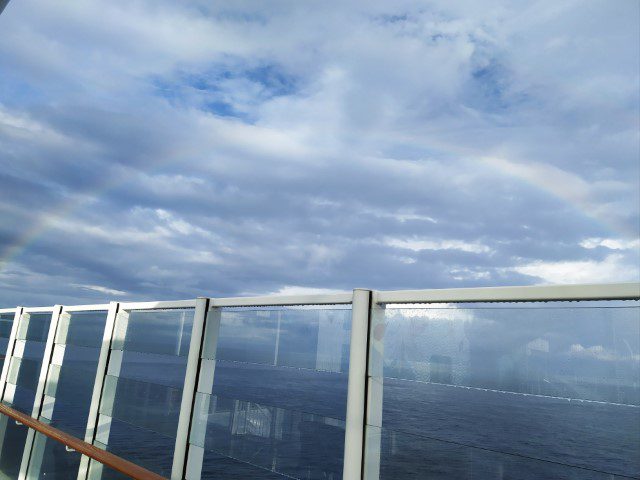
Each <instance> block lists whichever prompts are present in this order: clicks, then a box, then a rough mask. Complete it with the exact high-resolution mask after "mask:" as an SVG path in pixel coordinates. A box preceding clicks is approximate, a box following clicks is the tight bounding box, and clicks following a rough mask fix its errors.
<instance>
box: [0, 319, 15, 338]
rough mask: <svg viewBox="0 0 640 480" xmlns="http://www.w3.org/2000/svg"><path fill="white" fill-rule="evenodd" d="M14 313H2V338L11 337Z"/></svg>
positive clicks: (0, 335) (0, 326)
mask: <svg viewBox="0 0 640 480" xmlns="http://www.w3.org/2000/svg"><path fill="white" fill-rule="evenodd" d="M14 317H15V315H14V314H13V313H0V337H1V338H9V336H10V335H11V327H12V326H13V319H14Z"/></svg>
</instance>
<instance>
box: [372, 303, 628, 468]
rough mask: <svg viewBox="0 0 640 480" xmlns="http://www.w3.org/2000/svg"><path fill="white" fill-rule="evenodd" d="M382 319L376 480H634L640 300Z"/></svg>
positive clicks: (456, 308) (453, 309) (375, 357)
mask: <svg viewBox="0 0 640 480" xmlns="http://www.w3.org/2000/svg"><path fill="white" fill-rule="evenodd" d="M384 317H385V318H384V320H385V323H386V325H385V330H384V335H383V338H382V341H381V343H380V345H379V346H376V345H375V344H374V345H372V346H373V347H374V348H373V350H372V353H371V355H372V356H371V363H372V370H373V371H376V362H379V360H380V359H381V358H382V359H383V360H382V368H383V371H384V379H383V380H382V383H383V385H384V394H383V403H382V406H381V414H382V427H383V432H382V435H381V437H380V433H379V432H377V433H375V434H373V435H374V436H375V435H376V434H377V435H378V437H379V438H381V441H382V445H381V449H382V458H381V469H382V470H381V471H382V473H383V474H382V475H381V477H382V478H425V477H426V476H428V478H432V477H434V478H464V479H467V478H469V479H470V478H472V476H473V478H477V477H478V476H480V477H482V478H513V477H518V478H592V477H590V476H589V475H591V473H585V472H589V471H594V472H603V473H598V474H597V475H596V476H595V477H593V478H604V477H602V475H604V474H607V475H627V476H631V477H640V303H638V302H615V303H614V302H590V303H589V304H586V305H585V306H583V304H581V303H557V304H516V305H514V304H511V305H502V306H492V305H486V304H485V305H472V306H468V305H447V306H443V307H442V308H419V309H414V308H401V309H391V308H387V310H386V313H385V315H384ZM380 355H382V356H380ZM374 408H375V407H374ZM376 426H377V425H376ZM414 437H415V438H414ZM416 438H417V439H418V440H416ZM420 439H424V440H422V441H420ZM369 446H370V447H371V448H372V449H374V450H375V448H376V445H375V444H373V445H372V444H371V443H370V445H369ZM403 449H406V450H405V451H403ZM485 451H486V452H489V453H482V452H485ZM532 462H533V463H532ZM458 463H459V465H458V466H456V465H457V464H458ZM452 468H453V469H454V470H452ZM412 472H413V473H412ZM438 472H441V473H438ZM499 472H502V473H499ZM509 472H511V473H509ZM438 475H439V476H438ZM503 476H504V477H503ZM607 478H608V477H607Z"/></svg>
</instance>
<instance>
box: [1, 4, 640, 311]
mask: <svg viewBox="0 0 640 480" xmlns="http://www.w3.org/2000/svg"><path fill="white" fill-rule="evenodd" d="M639 8H640V7H639V6H638V5H637V4H635V3H633V2H629V3H625V4H620V5H618V6H617V7H616V8H611V7H610V6H608V5H607V4H606V3H598V2H587V3H586V4H584V3H578V2H571V1H561V2H557V1H553V2H552V1H543V2H537V3H536V4H535V6H530V5H515V4H513V3H511V2H505V1H502V0H491V1H489V2H483V3H482V5H479V4H478V3H477V2H446V1H429V2H423V1H409V0H408V1H401V2H393V3H389V2H383V1H377V0H376V1H372V2H366V3H363V2H348V3H345V2H333V1H329V2H322V3H317V4H304V5H303V4H298V3H290V2H276V3H275V4H273V3H272V4H269V5H268V6H267V5H265V4H262V3H259V2H240V3H214V4H212V3H211V2H201V1H199V0H194V1H191V2H186V3H183V2H181V3H176V2H168V1H163V0H160V1H153V2H151V1H147V0H142V1H140V2H133V3H132V2H124V1H119V0H118V1H113V2H109V3H108V4H104V2H96V1H94V0H83V1H81V2H76V3H74V4H69V5H58V4H50V5H49V4H41V3H37V2H35V1H32V0H24V1H20V2H11V3H10V4H9V5H8V7H7V8H6V10H5V11H4V12H3V13H2V16H1V17H0V24H1V27H2V31H3V40H4V41H3V42H2V43H1V44H0V199H1V200H2V201H0V265H2V267H1V268H2V270H1V272H0V286H1V287H2V288H0V303H2V304H4V305H9V306H10V305H13V304H16V303H24V304H39V303H43V302H49V303H60V302H76V303H81V302H85V301H86V302H93V303H95V301H100V300H101V299H103V300H108V299H109V296H110V295H111V294H110V293H109V291H118V292H126V293H127V298H128V299H132V300H133V299H135V300H137V299H140V300H146V299H168V298H193V297H194V296H196V295H223V296H229V295H240V294H261V293H272V292H283V291H303V292H304V291H334V290H346V291H349V290H351V289H352V288H353V287H354V286H361V287H371V288H378V289H400V288H429V287H455V286H484V285H505V284H527V283H536V282H540V281H545V282H557V281H563V282H564V281H571V282H573V281H585V282H598V281H604V280H605V279H606V280H607V281H609V280H611V281H615V280H617V279H635V278H637V277H638V271H639V269H638V265H639V264H640V251H639V249H638V244H637V238H638V236H639V235H640V231H639V229H640V225H638V222H637V219H638V217H639V215H640V211H639V209H640V207H639V205H640V193H639V188H638V184H637V178H638V175H639V166H638V163H637V158H638V155H639V154H640V152H639V151H638V145H639V142H640V134H639V133H638V132H639V131H640V120H639V119H640V115H639V112H638V104H639V93H638V88H637V85H638V82H639V81H640V78H639V75H638V71H639V68H640V65H638V58H640V51H639V48H640V47H638V44H637V36H638V23H637V18H638V13H639V12H638V9H639ZM593 19H598V21H597V22H596V23H594V21H593ZM115 32H117V33H115ZM567 58H570V59H571V61H570V62H568V61H567ZM74 285H82V286H85V287H86V286H104V287H100V288H104V289H107V290H99V289H98V290H97V289H95V288H93V289H90V288H79V287H77V286H74ZM287 289H294V290H287ZM295 289H298V290H295ZM300 289H301V290H300ZM306 289H311V290H306ZM113 295H116V294H115V293H114V294H113Z"/></svg>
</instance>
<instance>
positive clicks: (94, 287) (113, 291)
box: [71, 285, 127, 296]
mask: <svg viewBox="0 0 640 480" xmlns="http://www.w3.org/2000/svg"><path fill="white" fill-rule="evenodd" d="M71 286H72V287H77V288H82V289H85V290H92V291H94V292H98V293H103V294H105V295H116V296H122V295H127V292H123V291H122V290H116V289H114V288H107V287H101V286H100V285H71Z"/></svg>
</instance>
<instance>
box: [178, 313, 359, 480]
mask: <svg viewBox="0 0 640 480" xmlns="http://www.w3.org/2000/svg"><path fill="white" fill-rule="evenodd" d="M209 315H210V317H213V318H215V316H217V315H219V318H220V324H219V325H220V326H219V330H218V332H217V333H218V334H217V344H215V343H214V341H215V338H216V336H215V334H214V333H215V332H213V328H214V327H213V325H215V324H216V323H215V320H213V319H212V318H209V319H208V320H207V322H208V324H209V327H208V328H209V329H210V330H209V331H208V332H207V336H206V339H205V345H204V348H203V358H204V360H203V362H202V368H201V372H200V380H199V389H200V393H198V395H197V405H196V409H195V411H194V418H193V422H192V437H191V439H190V441H191V443H192V444H193V445H195V446H198V447H202V448H203V449H204V455H203V461H202V478H275V477H276V476H279V475H280V476H281V475H285V476H288V477H290V478H304V479H315V478H323V479H325V478H326V479H338V478H341V477H342V457H343V451H344V418H345V414H346V399H347V377H348V375H347V372H348V370H349V340H350V332H351V310H350V309H346V308H312V309H311V308H304V309H303V308H284V309H277V310H274V309H222V310H214V311H212V312H210V314H209ZM214 354H215V355H214ZM214 356H215V362H214V361H213V360H214ZM202 389H206V391H203V390H202ZM210 393H212V394H213V395H209V394H210Z"/></svg>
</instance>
